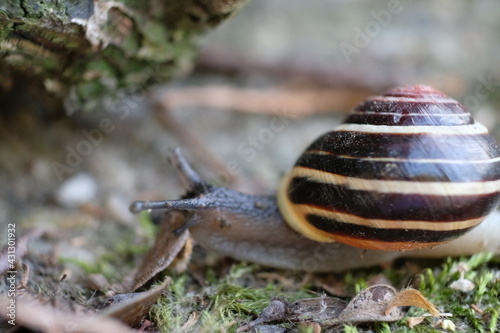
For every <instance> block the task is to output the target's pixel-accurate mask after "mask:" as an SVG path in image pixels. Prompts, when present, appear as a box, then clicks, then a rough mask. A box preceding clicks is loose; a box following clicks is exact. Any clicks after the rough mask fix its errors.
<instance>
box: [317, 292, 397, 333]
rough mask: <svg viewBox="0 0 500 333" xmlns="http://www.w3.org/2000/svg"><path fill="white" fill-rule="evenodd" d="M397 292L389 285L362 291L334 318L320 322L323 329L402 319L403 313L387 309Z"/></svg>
mask: <svg viewBox="0 0 500 333" xmlns="http://www.w3.org/2000/svg"><path fill="white" fill-rule="evenodd" d="M396 294H397V291H396V289H394V288H393V287H391V286H389V285H383V284H381V285H375V286H371V287H368V288H366V289H364V290H362V291H361V292H360V293H359V294H357V295H356V296H355V297H354V298H353V299H352V300H351V301H350V302H349V304H347V306H346V307H345V309H343V310H342V312H341V313H340V314H339V315H338V316H337V317H335V318H331V319H328V320H325V321H323V322H320V324H321V326H323V327H330V326H335V325H339V324H343V323H349V324H357V323H367V322H380V321H383V322H390V321H397V320H400V319H401V318H403V312H402V311H401V309H399V308H398V307H395V306H393V307H392V308H391V309H387V308H388V306H389V304H391V303H392V302H393V300H394V298H395V297H396Z"/></svg>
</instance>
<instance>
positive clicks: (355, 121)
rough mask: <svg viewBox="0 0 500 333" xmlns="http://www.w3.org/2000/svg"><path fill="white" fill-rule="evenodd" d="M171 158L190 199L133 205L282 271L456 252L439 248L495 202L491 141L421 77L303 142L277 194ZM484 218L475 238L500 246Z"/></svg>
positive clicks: (496, 167)
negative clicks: (251, 189)
mask: <svg viewBox="0 0 500 333" xmlns="http://www.w3.org/2000/svg"><path fill="white" fill-rule="evenodd" d="M171 162H172V164H173V165H174V167H175V169H176V170H177V172H178V174H179V178H180V179H181V181H182V183H183V184H184V186H185V187H186V189H187V191H188V194H187V197H186V198H185V199H180V200H167V201H136V202H134V203H132V205H131V207H130V210H131V211H132V212H133V213H138V212H140V211H142V210H153V209H162V210H166V211H172V210H178V211H183V212H185V214H186V223H185V225H184V226H183V227H182V229H183V230H185V229H189V232H190V233H191V235H192V236H193V238H194V239H195V240H196V241H197V243H199V244H200V245H201V246H202V247H204V248H206V249H209V250H213V251H215V252H217V253H220V254H222V255H225V256H229V257H233V258H235V259H238V260H245V261H251V262H255V263H259V264H263V265H267V266H273V267H277V268H284V269H294V270H306V271H317V272H327V271H342V270H347V269H352V268H358V267H366V266H370V265H374V264H377V263H381V262H384V261H388V260H391V259H394V258H396V257H399V256H401V253H404V254H405V255H407V254H410V255H419V254H421V253H429V251H427V252H426V251H425V250H419V249H425V248H434V247H436V246H437V248H444V250H442V251H441V252H442V254H444V255H446V254H447V253H449V254H454V252H453V251H454V250H453V249H452V248H455V249H456V247H457V245H456V242H455V243H453V242H452V243H450V244H454V245H453V246H449V247H447V246H448V245H441V246H438V245H439V244H443V243H446V242H449V241H451V240H453V239H455V238H457V237H459V236H461V235H464V234H466V233H468V232H469V231H471V230H472V229H474V228H475V227H476V226H478V225H479V224H480V223H481V222H482V221H483V220H484V219H485V218H486V217H487V216H488V215H489V214H490V213H491V212H492V211H493V210H495V208H496V207H497V205H498V203H499V201H500V154H499V150H498V148H497V146H496V144H495V141H494V139H493V138H492V137H491V136H490V135H489V134H488V131H487V129H486V128H485V127H484V126H483V125H481V124H479V123H477V122H475V121H474V120H473V118H472V116H471V114H470V113H469V112H468V111H466V110H465V109H464V107H463V106H462V105H460V104H459V103H458V102H457V101H455V100H453V99H451V98H449V97H447V96H446V95H444V94H443V93H441V92H439V91H437V90H435V89H433V88H431V87H429V86H425V85H415V86H408V87H398V88H394V89H391V90H389V91H388V92H387V93H386V94H385V95H383V96H375V97H371V98H368V99H367V100H366V101H364V102H362V103H361V104H359V105H358V106H357V107H355V108H354V110H353V111H352V112H351V113H350V114H349V115H348V117H347V119H346V120H345V122H344V123H343V124H341V125H340V126H338V127H337V128H336V129H334V130H333V131H331V132H328V133H326V134H324V135H322V136H320V137H319V138H318V139H317V140H316V141H314V142H313V143H312V144H311V145H310V146H309V147H308V148H307V149H306V150H305V151H304V153H303V154H302V155H301V156H300V157H299V159H298V160H297V162H296V164H295V166H294V167H293V168H292V169H291V170H290V172H288V173H287V174H286V176H285V177H284V179H283V181H282V182H281V185H280V186H279V189H278V191H277V196H276V197H275V196H256V195H249V194H244V193H240V192H237V191H234V190H232V189H229V188H222V187H216V186H213V185H210V184H208V183H207V182H206V181H204V180H203V179H202V178H201V177H200V176H199V175H198V174H197V173H196V172H195V171H194V170H193V169H192V168H191V166H190V165H189V164H188V163H187V162H186V160H185V159H184V158H183V157H182V155H181V153H180V150H179V149H176V150H175V151H174V154H173V156H172V157H171ZM489 223H490V225H489V226H488V228H487V229H486V232H483V234H485V235H486V236H488V233H489V237H490V238H489V239H488V238H486V239H484V240H481V239H480V240H477V239H472V241H473V242H475V243H479V245H478V247H479V249H478V250H491V249H493V251H498V250H499V249H498V241H495V237H496V236H492V232H491V230H492V229H491V228H494V227H496V228H497V229H498V225H499V223H498V222H496V221H493V222H489ZM488 230H490V232H488ZM493 233H495V232H493ZM471 234H474V233H471ZM466 237H469V236H466ZM474 237H477V236H474ZM461 239H463V238H461ZM460 244H462V243H460ZM464 244H465V243H464ZM460 246H461V245H459V247H460ZM432 250H433V249H431V251H432ZM459 250H460V249H459ZM402 251H403V252H402ZM405 251H406V252H405ZM422 251H423V252H422ZM463 251H465V252H466V251H467V250H465V249H463Z"/></svg>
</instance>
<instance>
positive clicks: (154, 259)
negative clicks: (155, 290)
mask: <svg viewBox="0 0 500 333" xmlns="http://www.w3.org/2000/svg"><path fill="white" fill-rule="evenodd" d="M185 223H186V221H185V218H184V216H183V215H182V214H181V213H178V212H171V213H169V214H167V215H166V216H165V218H164V220H163V221H162V223H161V225H160V230H159V231H158V235H157V236H156V239H155V243H154V245H153V247H152V248H151V249H150V250H149V251H148V253H147V254H146V256H145V257H144V259H143V261H142V263H141V266H140V267H139V269H138V271H137V274H136V275H135V277H134V282H133V284H132V287H131V288H130V291H134V290H136V289H137V288H139V287H141V286H143V285H144V284H145V283H146V282H148V281H149V280H150V279H152V278H153V277H154V276H155V275H156V274H158V273H159V272H161V271H163V270H164V269H165V268H167V267H168V266H169V265H170V264H171V263H172V261H174V259H175V258H176V257H177V255H178V254H179V252H180V251H181V250H182V249H183V247H184V245H185V244H186V242H187V239H188V237H189V231H188V230H187V229H186V230H184V231H182V233H181V234H179V235H176V234H174V231H175V230H176V229H178V228H180V227H182V226H183V225H184V224H185Z"/></svg>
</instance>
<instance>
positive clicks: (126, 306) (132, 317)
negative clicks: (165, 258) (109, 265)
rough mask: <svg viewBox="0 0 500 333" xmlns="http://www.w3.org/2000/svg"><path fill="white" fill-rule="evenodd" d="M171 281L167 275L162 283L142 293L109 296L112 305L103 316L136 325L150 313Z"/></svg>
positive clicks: (132, 325)
mask: <svg viewBox="0 0 500 333" xmlns="http://www.w3.org/2000/svg"><path fill="white" fill-rule="evenodd" d="M169 283H170V278H169V277H167V278H166V279H165V281H163V283H162V284H161V285H159V286H157V287H156V288H153V289H151V290H148V291H145V292H141V293H130V294H119V295H115V296H113V297H111V298H108V299H109V301H108V303H109V304H111V305H110V306H109V308H107V309H106V310H105V311H104V312H103V313H102V316H104V317H112V318H115V319H118V320H120V321H121V322H123V323H125V324H127V325H129V326H131V327H135V326H137V325H138V324H139V323H140V322H141V320H142V319H143V318H144V317H145V316H146V315H147V314H148V312H149V310H150V309H151V307H152V306H153V305H154V304H155V303H156V301H157V300H158V298H159V297H160V296H161V294H162V293H163V291H164V290H165V288H167V286H168V284H169Z"/></svg>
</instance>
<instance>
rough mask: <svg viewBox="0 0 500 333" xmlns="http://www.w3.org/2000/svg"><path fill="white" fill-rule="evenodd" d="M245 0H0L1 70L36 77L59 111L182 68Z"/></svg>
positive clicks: (146, 83) (154, 80) (140, 86)
mask: <svg viewBox="0 0 500 333" xmlns="http://www.w3.org/2000/svg"><path fill="white" fill-rule="evenodd" d="M245 2H246V0H230V1H224V0H220V1H204V0H192V1H183V0H176V1H167V0H155V1H140V0H114V1H111V0H65V1H45V2H39V1H34V0H12V1H7V2H6V3H5V2H4V3H2V4H0V70H1V71H0V72H1V74H0V76H3V77H2V79H3V80H4V79H5V78H9V77H10V76H12V75H14V74H15V73H20V74H21V75H23V76H24V77H29V78H32V79H33V80H34V81H37V82H39V83H40V82H41V83H42V84H43V86H44V88H45V89H46V90H47V91H49V92H50V93H51V94H53V96H54V97H55V98H57V99H59V100H61V101H63V102H64V103H65V106H66V111H67V112H73V111H75V110H89V109H92V108H93V107H94V106H95V105H96V103H98V102H99V101H102V99H110V98H111V99H112V98H113V97H116V96H119V95H120V94H122V93H123V92H124V91H125V92H132V91H142V90H144V89H147V88H148V87H150V86H151V85H153V84H156V83H163V82H167V81H168V80H170V79H172V78H174V77H176V76H178V75H181V74H183V73H186V72H187V71H189V69H190V68H191V64H192V61H193V58H194V54H195V51H196V45H197V41H198V39H199V36H200V35H201V34H202V33H203V32H204V31H206V30H207V29H209V28H211V27H213V26H215V25H217V24H218V23H220V22H222V21H223V20H224V19H226V18H228V17H229V16H230V15H231V14H233V13H234V12H235V11H237V10H238V9H239V8H240V7H241V6H242V5H243V4H244V3H245Z"/></svg>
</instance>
